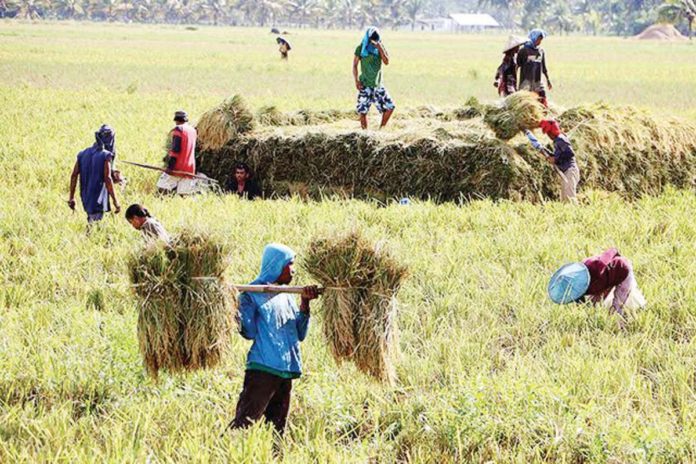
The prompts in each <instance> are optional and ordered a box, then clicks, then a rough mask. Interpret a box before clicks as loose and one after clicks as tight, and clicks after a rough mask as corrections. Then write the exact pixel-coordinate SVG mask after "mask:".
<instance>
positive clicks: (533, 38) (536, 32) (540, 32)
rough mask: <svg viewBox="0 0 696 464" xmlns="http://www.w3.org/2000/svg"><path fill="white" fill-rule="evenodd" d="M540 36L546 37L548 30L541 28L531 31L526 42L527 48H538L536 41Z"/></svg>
mask: <svg viewBox="0 0 696 464" xmlns="http://www.w3.org/2000/svg"><path fill="white" fill-rule="evenodd" d="M539 37H541V38H542V39H545V38H546V32H545V31H543V30H541V29H532V30H531V31H529V41H527V43H526V44H524V46H525V47H527V48H534V49H535V48H536V45H535V44H536V41H537V40H539Z"/></svg>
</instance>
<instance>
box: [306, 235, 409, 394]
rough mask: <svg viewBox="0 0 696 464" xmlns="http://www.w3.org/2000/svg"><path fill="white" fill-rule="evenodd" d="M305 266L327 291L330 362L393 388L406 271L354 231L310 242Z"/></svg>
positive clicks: (326, 331) (326, 332)
mask: <svg viewBox="0 0 696 464" xmlns="http://www.w3.org/2000/svg"><path fill="white" fill-rule="evenodd" d="M305 267H306V269H307V272H308V273H309V274H311V275H312V276H313V277H314V278H315V279H316V280H318V281H319V282H320V283H321V284H322V285H323V286H324V287H325V288H326V290H325V292H324V298H323V301H322V308H323V317H324V322H323V332H324V337H325V338H326V341H327V343H328V345H329V348H330V350H331V354H332V355H333V357H334V359H335V360H336V361H337V362H338V363H339V364H340V363H341V362H342V361H352V362H353V363H355V365H356V367H357V368H358V369H359V370H360V371H362V372H364V373H366V374H368V375H371V376H373V377H375V378H376V379H378V380H380V381H382V382H386V383H390V384H393V383H394V382H395V381H396V372H395V369H394V365H393V361H394V357H395V356H396V354H397V353H398V328H397V321H396V311H397V301H396V294H397V292H398V291H399V288H400V287H401V283H402V282H403V280H404V278H405V277H406V275H407V270H406V267H404V266H403V265H401V264H399V263H398V262H397V261H396V260H395V259H394V258H393V257H392V256H391V255H390V254H389V253H388V252H387V251H386V250H384V249H383V248H381V247H380V246H377V245H375V244H372V243H370V242H369V241H368V240H367V239H365V238H364V237H363V236H362V235H361V234H360V233H358V232H352V233H350V234H348V235H345V236H340V237H335V238H323V239H318V240H315V241H313V242H312V243H311V244H310V247H309V251H308V252H307V256H306V259H305Z"/></svg>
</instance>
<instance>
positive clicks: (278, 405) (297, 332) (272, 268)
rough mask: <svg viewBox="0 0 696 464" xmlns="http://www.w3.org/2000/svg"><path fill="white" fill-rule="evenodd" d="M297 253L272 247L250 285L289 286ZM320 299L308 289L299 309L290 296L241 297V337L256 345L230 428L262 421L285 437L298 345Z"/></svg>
mask: <svg viewBox="0 0 696 464" xmlns="http://www.w3.org/2000/svg"><path fill="white" fill-rule="evenodd" d="M294 261H295V252H294V251H293V250H291V249H290V248H288V247H287V246H285V245H280V244H276V243H272V244H270V245H267V246H266V248H265V249H264V250H263V258H262V260H261V272H260V273H259V276H258V277H257V278H256V280H254V281H253V282H252V283H251V285H268V284H276V285H287V284H289V283H290V282H291V281H292V278H293V275H294V273H295V271H294V269H293V264H294ZM318 296H319V290H318V288H317V287H316V286H308V287H305V288H304V290H303V292H302V298H301V303H300V306H299V308H298V307H297V303H296V302H295V299H294V297H293V296H291V295H289V294H287V293H246V292H245V293H242V294H241V295H240V296H239V316H240V320H241V330H240V332H241V334H242V336H243V337H244V338H246V339H247V340H253V342H254V343H253V344H252V345H251V349H250V350H249V354H248V355H247V363H246V374H245V376H244V386H243V388H242V393H241V394H240V395H239V402H238V403H237V412H236V415H235V418H234V419H233V420H232V422H230V424H229V425H228V426H227V427H228V428H233V429H237V428H246V427H248V426H250V425H251V424H252V423H254V422H256V421H258V420H259V419H261V418H262V417H263V418H265V420H266V421H268V422H270V423H271V424H272V425H273V427H274V428H275V430H276V432H278V434H280V435H282V434H283V432H284V430H285V423H286V420H287V417H288V412H289V410H290V391H291V390H292V380H293V379H297V378H299V377H300V375H302V358H301V356H300V342H301V341H303V340H304V339H305V337H306V336H307V330H308V328H309V302H310V301H311V300H314V299H316V298H317V297H318Z"/></svg>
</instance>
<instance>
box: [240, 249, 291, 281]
mask: <svg viewBox="0 0 696 464" xmlns="http://www.w3.org/2000/svg"><path fill="white" fill-rule="evenodd" d="M294 259H295V252H294V251H293V250H292V249H290V248H289V247H286V246H285V245H281V244H279V243H271V244H269V245H266V248H264V249H263V258H261V270H260V271H259V276H258V277H257V278H256V280H254V281H253V282H252V283H251V285H266V284H272V283H275V282H277V281H278V277H280V275H281V274H282V273H283V269H285V266H287V265H288V264H290V263H291V262H292V261H293V260H294Z"/></svg>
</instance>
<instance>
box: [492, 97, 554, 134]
mask: <svg viewBox="0 0 696 464" xmlns="http://www.w3.org/2000/svg"><path fill="white" fill-rule="evenodd" d="M544 116H545V110H544V106H543V105H542V104H541V103H540V102H539V96H538V95H537V94H535V93H533V92H527V91H519V92H516V93H513V94H512V95H510V96H509V97H507V98H505V100H503V102H502V104H501V106H500V107H495V108H489V109H488V112H487V113H486V116H485V117H484V121H485V122H486V124H488V126H490V128H491V129H492V130H493V132H495V135H496V137H498V138H500V139H502V140H510V139H511V138H513V137H514V136H515V135H517V134H519V133H520V132H522V131H525V130H533V129H536V128H537V127H539V123H540V122H541V120H542V119H544Z"/></svg>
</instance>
